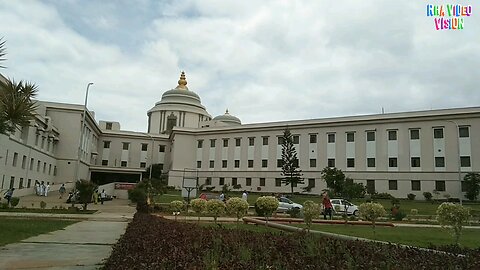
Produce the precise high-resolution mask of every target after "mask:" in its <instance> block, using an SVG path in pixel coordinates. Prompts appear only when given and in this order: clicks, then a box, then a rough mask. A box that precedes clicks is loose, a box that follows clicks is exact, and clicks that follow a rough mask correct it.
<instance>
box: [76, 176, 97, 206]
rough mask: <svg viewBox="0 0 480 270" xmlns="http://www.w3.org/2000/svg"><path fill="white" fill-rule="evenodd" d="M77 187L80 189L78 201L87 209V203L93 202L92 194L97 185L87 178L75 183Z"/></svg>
mask: <svg viewBox="0 0 480 270" xmlns="http://www.w3.org/2000/svg"><path fill="white" fill-rule="evenodd" d="M75 189H76V190H78V201H79V202H80V203H81V204H82V205H83V210H87V205H88V204H89V203H91V202H92V195H93V192H94V191H95V189H97V186H96V185H95V184H94V183H92V182H90V181H87V180H80V181H77V182H76V183H75Z"/></svg>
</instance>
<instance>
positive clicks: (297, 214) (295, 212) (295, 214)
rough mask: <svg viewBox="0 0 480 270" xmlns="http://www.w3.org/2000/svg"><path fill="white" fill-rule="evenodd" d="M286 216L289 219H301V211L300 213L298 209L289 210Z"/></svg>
mask: <svg viewBox="0 0 480 270" xmlns="http://www.w3.org/2000/svg"><path fill="white" fill-rule="evenodd" d="M287 214H288V215H289V216H290V217H291V218H299V217H301V215H302V211H300V209H298V208H296V207H295V208H290V209H288V210H287Z"/></svg>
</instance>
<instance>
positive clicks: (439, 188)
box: [435, 181, 446, 191]
mask: <svg viewBox="0 0 480 270" xmlns="http://www.w3.org/2000/svg"><path fill="white" fill-rule="evenodd" d="M435 190H437V191H445V190H446V189H445V181H435Z"/></svg>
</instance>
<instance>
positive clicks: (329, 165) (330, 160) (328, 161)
mask: <svg viewBox="0 0 480 270" xmlns="http://www.w3.org/2000/svg"><path fill="white" fill-rule="evenodd" d="M327 163H328V167H330V168H333V167H335V159H334V158H329V159H328V160H327Z"/></svg>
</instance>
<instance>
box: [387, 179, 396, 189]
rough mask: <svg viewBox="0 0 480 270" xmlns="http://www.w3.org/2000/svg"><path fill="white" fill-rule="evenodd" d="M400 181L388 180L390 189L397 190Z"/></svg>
mask: <svg viewBox="0 0 480 270" xmlns="http://www.w3.org/2000/svg"><path fill="white" fill-rule="evenodd" d="M397 189H398V183H397V180H388V190H397Z"/></svg>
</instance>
